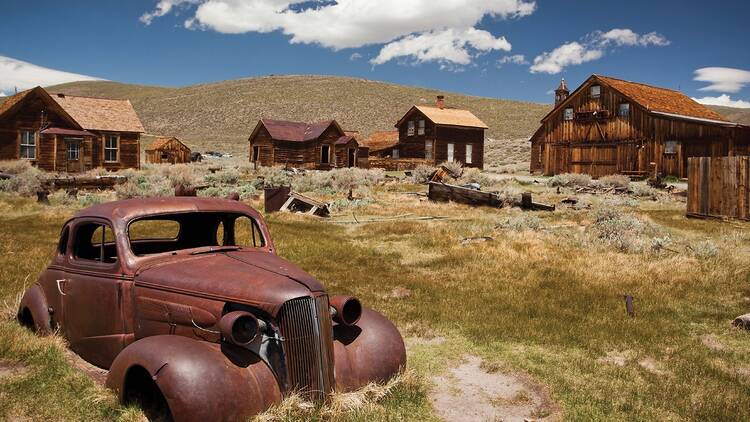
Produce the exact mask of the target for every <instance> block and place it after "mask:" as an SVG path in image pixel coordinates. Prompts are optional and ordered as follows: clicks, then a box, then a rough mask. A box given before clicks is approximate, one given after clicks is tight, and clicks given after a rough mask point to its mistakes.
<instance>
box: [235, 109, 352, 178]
mask: <svg viewBox="0 0 750 422" xmlns="http://www.w3.org/2000/svg"><path fill="white" fill-rule="evenodd" d="M248 141H249V142H250V162H252V163H257V164H258V165H261V166H269V167H270V166H284V167H296V168H305V169H317V170H330V169H332V168H339V167H356V166H357V165H358V161H359V160H358V156H359V151H358V150H359V143H358V142H357V139H356V134H354V133H353V132H350V134H347V133H346V132H344V130H343V129H341V126H339V124H338V123H337V122H336V121H335V120H325V121H321V122H313V123H305V122H292V121H287V120H274V119H260V121H258V123H257V124H256V125H255V128H254V129H253V132H252V133H251V134H250V137H249V138H248Z"/></svg>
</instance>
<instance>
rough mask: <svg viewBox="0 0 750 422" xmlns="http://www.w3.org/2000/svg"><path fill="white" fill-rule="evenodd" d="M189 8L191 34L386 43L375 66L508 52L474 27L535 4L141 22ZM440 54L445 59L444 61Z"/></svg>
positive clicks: (347, 5)
mask: <svg viewBox="0 0 750 422" xmlns="http://www.w3.org/2000/svg"><path fill="white" fill-rule="evenodd" d="M191 4H197V7H196V8H195V13H194V15H193V16H191V17H190V18H188V19H187V20H186V21H185V26H186V27H187V28H193V29H203V30H213V31H217V32H220V33H227V34H240V33H248V32H259V33H266V32H273V31H280V32H282V33H284V34H286V35H288V36H289V37H290V42H291V43H303V44H317V45H320V46H323V47H326V48H331V49H333V50H340V49H344V48H359V47H362V46H366V45H381V44H386V45H385V46H384V48H383V51H381V52H380V54H379V55H378V58H376V59H373V62H374V63H385V61H387V60H385V58H386V57H402V54H406V55H411V56H412V58H413V59H415V60H416V61H430V60H434V61H441V62H452V63H463V62H466V57H467V55H468V56H472V50H477V51H481V52H486V51H491V50H504V49H505V47H506V45H507V46H508V47H509V46H510V43H508V42H507V40H505V38H503V37H495V36H494V35H492V34H490V33H489V32H487V31H482V30H479V29H477V28H476V26H477V25H478V24H479V23H480V22H481V21H482V20H483V19H484V18H486V17H490V18H495V19H513V18H520V17H523V16H528V15H530V14H532V13H533V12H534V10H535V9H536V2H535V1H533V0H440V1H434V0H378V1H372V0H329V1H325V2H323V1H310V0H162V1H159V2H158V3H157V6H156V9H155V10H154V11H152V12H149V13H146V14H144V15H143V16H142V17H141V20H142V21H144V22H151V21H152V20H153V19H154V18H155V17H159V16H164V15H166V14H167V13H170V11H173V10H174V9H175V7H176V6H178V5H185V6H190V5H191ZM428 43H431V45H427V44H428ZM410 52H412V53H413V54H411V53H410ZM441 52H444V54H445V55H444V56H443V57H438V56H439V55H440V53H441ZM428 57H430V59H427V58H428ZM456 58H457V59H458V60H459V61H458V62H454V61H453V59H456ZM469 60H470V59H469Z"/></svg>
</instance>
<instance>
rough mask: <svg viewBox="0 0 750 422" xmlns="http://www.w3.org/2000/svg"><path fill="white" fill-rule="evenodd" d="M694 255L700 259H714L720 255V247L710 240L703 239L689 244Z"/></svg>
mask: <svg viewBox="0 0 750 422" xmlns="http://www.w3.org/2000/svg"><path fill="white" fill-rule="evenodd" d="M688 249H690V251H691V252H692V253H693V256H694V257H696V258H698V259H712V258H716V257H717V256H719V247H718V246H716V244H715V243H714V242H712V241H710V240H703V241H700V242H696V243H693V244H692V245H690V246H688Z"/></svg>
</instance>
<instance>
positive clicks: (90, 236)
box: [61, 219, 128, 368]
mask: <svg viewBox="0 0 750 422" xmlns="http://www.w3.org/2000/svg"><path fill="white" fill-rule="evenodd" d="M117 252H118V251H117V244H116V242H115V238H114V235H113V231H112V226H111V225H110V224H109V222H107V221H105V220H101V219H83V220H81V221H77V222H76V224H75V226H74V228H73V242H72V254H71V256H70V260H69V264H68V265H67V268H66V271H65V281H64V283H62V287H61V291H62V306H63V320H64V322H63V327H64V333H65V337H66V338H67V339H68V342H69V343H70V348H71V349H73V351H75V352H76V353H78V354H79V355H80V356H81V357H82V358H84V359H85V360H86V361H88V362H90V363H92V364H94V365H97V366H99V367H103V368H107V367H109V365H110V364H111V362H112V360H114V358H115V356H117V354H118V353H119V352H120V351H121V350H122V349H123V348H124V347H125V345H126V344H127V343H126V341H127V333H126V332H125V326H126V324H125V322H124V319H123V302H124V300H123V283H126V282H128V281H127V280H126V279H125V278H124V277H123V276H122V275H121V271H120V262H119V261H120V260H119V256H118V253H117Z"/></svg>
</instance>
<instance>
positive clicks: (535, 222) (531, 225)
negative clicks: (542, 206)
mask: <svg viewBox="0 0 750 422" xmlns="http://www.w3.org/2000/svg"><path fill="white" fill-rule="evenodd" d="M498 228H502V229H506V230H513V231H517V232H522V231H526V230H531V231H537V230H540V229H541V228H542V220H541V219H540V218H539V217H537V216H535V215H531V214H521V215H517V216H515V217H509V218H507V219H505V220H503V221H502V222H501V223H500V224H499V225H498Z"/></svg>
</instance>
